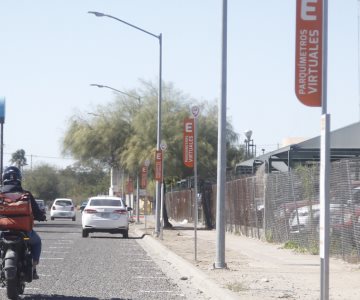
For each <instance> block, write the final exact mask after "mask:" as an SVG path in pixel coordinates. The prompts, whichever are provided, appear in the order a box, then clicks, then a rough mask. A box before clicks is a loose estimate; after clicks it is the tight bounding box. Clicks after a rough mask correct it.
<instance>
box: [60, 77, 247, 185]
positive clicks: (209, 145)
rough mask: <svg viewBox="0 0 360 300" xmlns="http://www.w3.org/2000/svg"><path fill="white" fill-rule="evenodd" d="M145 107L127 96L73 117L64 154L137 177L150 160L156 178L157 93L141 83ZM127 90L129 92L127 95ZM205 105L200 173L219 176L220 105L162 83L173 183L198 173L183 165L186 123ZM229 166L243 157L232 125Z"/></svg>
mask: <svg viewBox="0 0 360 300" xmlns="http://www.w3.org/2000/svg"><path fill="white" fill-rule="evenodd" d="M141 84H142V86H141V88H140V89H139V92H136V91H127V94H130V95H136V97H138V96H137V95H138V94H140V95H141V103H139V102H138V101H136V100H134V97H129V96H126V95H124V94H119V95H118V96H117V97H116V99H115V100H114V101H113V102H112V103H110V104H107V105H106V106H99V107H98V109H97V110H96V111H95V112H93V113H92V114H91V115H89V114H88V115H87V116H86V117H83V116H80V115H78V116H73V117H72V118H71V119H70V123H69V125H68V128H67V129H66V132H65V135H64V138H63V153H64V154H70V155H71V156H73V157H74V158H75V159H77V160H78V161H79V162H80V163H81V164H89V163H93V164H99V163H100V164H103V165H104V166H106V167H117V168H120V169H124V170H125V172H126V173H129V174H130V175H131V174H136V173H137V172H138V171H139V169H140V168H141V166H142V165H143V164H144V161H145V160H146V159H149V160H150V161H151V164H150V166H149V171H148V174H149V181H150V182H151V181H152V180H153V178H152V176H153V174H154V156H155V151H156V145H157V120H158V94H157V84H156V85H154V84H152V83H151V82H145V81H143V82H141ZM125 92H126V91H125ZM195 104H196V105H198V106H199V107H200V115H199V117H198V122H197V123H198V175H199V177H202V178H215V177H216V174H217V143H218V139H217V134H218V121H217V115H218V111H217V106H216V104H211V103H208V102H201V103H200V102H198V101H196V100H194V99H191V98H190V97H189V96H187V95H185V94H184V93H183V92H181V91H179V90H177V89H175V88H174V86H173V85H172V84H171V83H168V84H163V99H162V111H161V123H162V128H161V131H162V132H161V138H162V140H163V141H165V142H166V144H167V149H166V151H165V153H164V176H165V178H166V180H167V181H169V180H170V181H174V180H178V179H180V178H186V177H189V176H192V175H193V170H192V169H189V168H187V167H185V166H184V164H183V157H182V155H183V154H182V149H183V121H184V119H185V118H188V117H190V116H191V113H190V108H191V106H193V105H195ZM226 135H227V149H228V153H229V155H228V167H233V166H234V165H235V163H236V162H238V159H241V157H243V151H242V150H240V147H238V146H237V134H236V133H235V132H234V131H233V129H232V126H231V125H230V124H227V134H226Z"/></svg>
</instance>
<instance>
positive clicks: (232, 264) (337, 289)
mask: <svg viewBox="0 0 360 300" xmlns="http://www.w3.org/2000/svg"><path fill="white" fill-rule="evenodd" d="M147 232H151V229H148V230H147ZM194 236H195V235H194V230H193V228H189V227H179V226H177V227H174V228H173V229H171V230H164V231H163V235H162V239H161V238H156V239H157V240H158V241H159V242H161V243H162V244H163V245H164V246H166V247H167V248H168V249H170V250H171V251H172V252H174V253H176V254H177V255H179V256H180V257H182V258H184V259H186V260H187V261H188V262H190V263H191V264H193V265H194V266H196V267H197V268H199V269H201V270H202V271H203V272H205V273H206V274H207V276H208V277H210V278H211V279H212V280H213V281H215V282H217V283H218V284H219V285H220V286H222V287H223V288H226V289H229V290H231V291H233V292H236V294H237V295H239V299H254V300H255V299H262V300H265V299H304V300H305V299H306V300H308V299H309V300H314V299H320V258H319V256H317V255H310V254H299V253H296V252H294V251H293V250H288V249H283V247H282V245H275V244H269V243H266V242H262V241H260V240H257V239H251V238H247V237H242V236H238V235H233V234H226V238H225V248H226V251H225V262H226V264H227V268H225V269H214V268H213V264H214V262H215V259H216V231H215V230H211V231H207V230H197V242H196V247H197V260H196V261H195V239H194ZM329 286H330V289H329V295H330V299H339V300H340V299H341V300H355V299H356V300H358V299H360V266H359V265H354V264H348V263H345V262H343V261H341V260H336V259H330V284H329Z"/></svg>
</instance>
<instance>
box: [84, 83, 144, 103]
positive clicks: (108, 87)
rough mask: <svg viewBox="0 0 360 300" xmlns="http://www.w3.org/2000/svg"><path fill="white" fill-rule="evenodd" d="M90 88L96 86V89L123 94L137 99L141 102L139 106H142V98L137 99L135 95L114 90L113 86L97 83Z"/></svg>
mask: <svg viewBox="0 0 360 300" xmlns="http://www.w3.org/2000/svg"><path fill="white" fill-rule="evenodd" d="M90 86H96V87H98V88H107V89H110V90H113V91H115V92H117V93H121V94H124V95H126V96H129V97H132V98H135V99H137V100H138V101H139V104H141V98H140V97H136V96H133V95H131V94H128V93H125V92H123V91H120V90H117V89H114V88H112V87H111V86H107V85H102V84H96V83H92V84H90Z"/></svg>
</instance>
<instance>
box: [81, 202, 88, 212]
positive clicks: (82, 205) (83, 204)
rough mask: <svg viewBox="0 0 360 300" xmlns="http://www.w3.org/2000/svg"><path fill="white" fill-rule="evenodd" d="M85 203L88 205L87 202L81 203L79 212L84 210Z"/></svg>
mask: <svg viewBox="0 0 360 300" xmlns="http://www.w3.org/2000/svg"><path fill="white" fill-rule="evenodd" d="M87 203H88V201H83V202H82V203H81V205H80V207H79V209H80V211H81V212H83V210H84V208H85V206H86V204H87Z"/></svg>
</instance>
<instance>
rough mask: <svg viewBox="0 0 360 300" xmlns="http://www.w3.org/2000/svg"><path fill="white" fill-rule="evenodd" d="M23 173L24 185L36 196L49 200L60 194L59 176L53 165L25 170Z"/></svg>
mask: <svg viewBox="0 0 360 300" xmlns="http://www.w3.org/2000/svg"><path fill="white" fill-rule="evenodd" d="M23 175H24V176H23V187H24V189H27V190H30V192H31V193H32V194H33V195H34V197H36V198H39V199H43V200H45V201H48V200H53V199H55V198H56V197H58V196H59V195H60V192H59V189H58V184H59V178H58V175H57V172H56V170H55V169H54V168H53V167H51V166H49V165H42V166H39V167H37V168H36V169H34V170H33V171H25V172H24V174H23Z"/></svg>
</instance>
